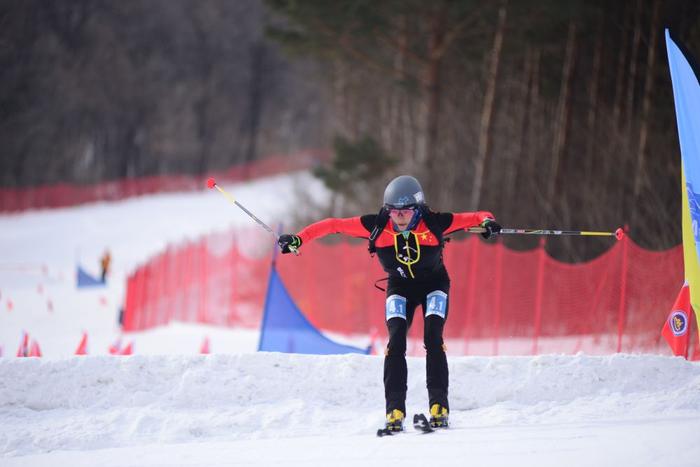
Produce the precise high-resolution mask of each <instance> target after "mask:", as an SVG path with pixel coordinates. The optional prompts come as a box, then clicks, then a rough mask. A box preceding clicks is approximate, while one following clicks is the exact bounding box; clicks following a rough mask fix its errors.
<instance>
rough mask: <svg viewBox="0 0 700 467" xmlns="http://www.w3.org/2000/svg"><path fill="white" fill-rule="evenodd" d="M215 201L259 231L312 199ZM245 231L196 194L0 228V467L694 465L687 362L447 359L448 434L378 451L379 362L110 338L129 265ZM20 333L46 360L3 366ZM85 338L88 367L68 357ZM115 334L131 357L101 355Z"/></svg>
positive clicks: (246, 339) (420, 398)
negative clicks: (100, 266) (170, 248)
mask: <svg viewBox="0 0 700 467" xmlns="http://www.w3.org/2000/svg"><path fill="white" fill-rule="evenodd" d="M225 188H227V189H228V190H230V191H231V192H232V193H234V194H235V196H236V198H237V199H239V200H240V201H241V202H242V203H243V204H244V205H246V206H247V207H249V208H250V209H251V210H252V211H253V212H255V213H256V215H258V216H259V217H260V218H261V219H263V220H264V221H266V222H268V223H270V224H271V225H276V224H277V223H279V222H281V221H285V220H287V219H288V216H289V213H290V212H291V211H292V210H293V206H294V204H295V199H297V198H296V197H297V196H299V193H300V192H306V193H311V196H312V197H314V198H316V199H320V200H322V199H324V197H325V196H327V192H326V191H325V190H324V189H323V187H322V186H321V184H320V183H319V182H318V181H317V180H315V179H313V177H311V176H310V175H309V174H306V173H296V174H292V175H287V176H279V177H272V178H269V179H264V180H258V181H255V182H251V183H247V184H237V185H232V186H230V187H229V186H226V187H225ZM250 223H251V221H250V219H249V218H247V217H246V216H245V215H244V214H242V213H241V212H240V211H237V210H236V209H235V208H233V207H232V206H230V205H228V204H227V203H226V201H225V199H223V198H222V197H221V196H220V195H218V194H216V193H213V192H211V191H202V192H196V193H181V194H167V195H156V196H148V197H141V198H135V199H130V200H125V201H121V202H113V203H99V204H92V205H85V206H79V207H75V208H71V209H58V210H49V211H32V212H26V213H22V214H12V215H0V253H1V254H0V304H1V307H0V345H2V347H3V357H2V358H0V466H3V467H5V466H51V467H56V466H81V465H84V466H95V465H101V466H105V467H107V466H141V465H159V466H162V465H173V466H176V465H186V466H193V465H202V466H205V465H206V466H230V465H248V466H270V465H295V466H300V465H329V464H332V465H334V466H341V467H342V466H360V465H361V466H386V465H402V466H425V465H455V466H458V465H459V466H463V465H473V466H514V465H517V466H518V467H529V466H532V467H543V466H557V467H560V466H563V465H566V466H589V465H590V466H593V465H595V466H620V465H633V466H674V467H682V466H698V465H700V445H699V444H698V443H696V442H695V441H696V437H697V433H699V432H700V365H698V363H694V362H687V361H685V360H683V359H680V358H672V357H667V356H658V355H624V354H617V355H610V356H591V355H583V354H578V355H573V356H564V355H541V356H533V357H508V356H501V357H450V359H449V363H450V371H451V378H450V382H451V386H450V402H451V425H452V426H451V428H450V429H449V430H446V431H440V432H436V433H433V434H427V435H423V434H419V433H418V432H415V431H413V429H412V428H411V427H410V423H409V424H407V428H408V431H407V432H406V433H403V434H399V435H396V436H392V437H388V438H377V437H376V436H375V433H376V430H377V428H379V427H380V426H381V425H382V423H383V414H384V398H383V387H382V365H383V359H382V357H381V356H359V355H344V356H309V355H288V354H276V353H257V352H255V349H256V347H257V340H258V337H259V336H258V333H257V331H255V330H249V329H224V328H215V327H212V326H204V325H185V324H181V323H173V324H172V325H170V326H168V327H164V328H158V329H154V330H150V331H146V332H143V333H136V334H130V335H128V336H124V335H122V334H121V333H120V331H119V328H118V326H117V312H118V309H119V307H120V306H121V301H122V300H123V292H124V290H123V288H124V281H125V278H126V276H127V275H128V273H129V272H130V271H131V270H132V269H133V268H134V267H136V266H137V265H138V264H140V263H142V262H144V261H146V260H147V259H148V257H150V256H151V255H154V254H156V253H158V252H159V251H160V250H161V249H162V248H164V247H165V246H166V245H167V244H169V243H173V242H181V241H183V240H185V239H187V238H196V237H197V236H199V235H202V234H207V233H210V232H212V231H223V230H227V229H229V228H231V227H233V226H249V225H250ZM262 234H264V232H263V233H262ZM105 248H109V249H110V251H111V252H112V255H113V257H114V270H113V272H112V275H111V276H110V279H109V281H108V286H107V287H105V288H98V289H93V290H87V291H86V290H77V289H76V288H75V278H74V274H75V266H76V263H78V262H79V263H81V264H83V265H84V267H85V268H86V269H88V270H91V272H93V273H94V274H97V261H98V259H99V256H100V254H101V253H102V251H103V250H104V249H105ZM49 302H50V303H51V306H49ZM10 304H11V306H10ZM25 330H26V331H27V332H29V333H30V336H31V338H32V339H36V341H37V342H38V343H39V344H40V345H41V350H42V352H43V354H44V357H43V358H40V359H38V358H16V357H14V353H15V352H16V348H17V346H18V344H19V341H20V337H21V333H22V332H23V331H25ZM83 332H86V333H87V335H88V336H89V344H88V346H89V354H90V355H88V356H83V357H78V356H72V354H73V352H74V351H75V348H76V347H77V345H78V342H79V340H80V337H81V335H82V333H83ZM205 337H206V338H208V339H209V341H210V343H211V351H212V354H210V355H197V353H198V351H199V348H200V346H201V344H202V341H203V339H204V338H205ZM119 338H122V339H126V340H129V341H133V342H134V343H135V347H134V349H135V355H133V356H130V357H114V356H109V355H107V347H108V346H109V345H110V344H112V343H113V342H114V341H115V340H116V339H119ZM408 363H409V383H408V391H409V392H408V394H409V397H408V401H407V407H408V412H409V417H410V415H411V414H412V413H415V412H424V411H426V410H427V406H426V405H427V400H426V399H427V395H426V390H425V364H424V360H423V359H422V358H413V357H412V358H409V360H408Z"/></svg>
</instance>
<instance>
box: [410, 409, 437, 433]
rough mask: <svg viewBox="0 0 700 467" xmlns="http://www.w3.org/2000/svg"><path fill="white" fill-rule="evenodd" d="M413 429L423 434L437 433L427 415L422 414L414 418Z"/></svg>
mask: <svg viewBox="0 0 700 467" xmlns="http://www.w3.org/2000/svg"><path fill="white" fill-rule="evenodd" d="M413 428H415V429H416V430H418V431H421V432H423V433H432V432H433V431H435V429H433V427H431V426H430V422H428V419H427V418H426V416H425V414H422V413H417V414H415V415H414V416H413Z"/></svg>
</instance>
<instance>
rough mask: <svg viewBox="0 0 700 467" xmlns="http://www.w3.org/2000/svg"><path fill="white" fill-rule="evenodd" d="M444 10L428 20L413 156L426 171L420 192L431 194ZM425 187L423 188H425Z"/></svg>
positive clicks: (418, 166) (419, 167) (417, 165)
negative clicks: (421, 125)
mask: <svg viewBox="0 0 700 467" xmlns="http://www.w3.org/2000/svg"><path fill="white" fill-rule="evenodd" d="M445 21H446V15H445V10H444V8H443V7H441V8H440V9H439V10H438V11H436V12H435V14H434V15H433V16H432V18H431V20H430V34H429V36H428V57H427V58H428V63H427V65H426V66H425V68H424V70H423V92H424V96H425V97H424V99H425V100H424V107H423V112H424V113H423V117H424V130H423V132H422V141H420V143H419V144H420V146H419V151H418V154H417V160H416V168H417V169H418V170H420V171H423V170H424V171H425V172H426V175H427V176H426V177H425V178H424V180H425V182H424V185H426V186H425V187H424V189H426V190H427V191H428V192H432V191H433V190H432V186H431V185H433V184H436V183H437V181H438V179H439V174H437V172H436V171H437V170H439V167H438V164H436V163H434V158H435V153H436V146H437V142H438V125H439V122H440V97H441V83H440V80H441V76H440V68H441V66H442V59H443V55H442V54H441V53H439V52H438V51H439V50H442V47H443V41H444V39H445ZM426 187H427V188H426Z"/></svg>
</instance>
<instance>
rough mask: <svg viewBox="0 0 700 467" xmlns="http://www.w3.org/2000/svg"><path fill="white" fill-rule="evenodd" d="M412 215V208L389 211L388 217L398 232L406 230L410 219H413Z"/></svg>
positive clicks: (413, 210) (413, 211)
mask: <svg viewBox="0 0 700 467" xmlns="http://www.w3.org/2000/svg"><path fill="white" fill-rule="evenodd" d="M414 213H415V209H414V208H409V209H390V210H389V217H391V220H392V222H393V223H394V224H396V227H398V228H399V230H406V229H407V228H408V224H410V223H411V219H413V214H414Z"/></svg>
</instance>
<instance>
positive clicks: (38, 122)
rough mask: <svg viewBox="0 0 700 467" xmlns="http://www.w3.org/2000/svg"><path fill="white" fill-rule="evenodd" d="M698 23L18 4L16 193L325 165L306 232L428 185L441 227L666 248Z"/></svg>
mask: <svg viewBox="0 0 700 467" xmlns="http://www.w3.org/2000/svg"><path fill="white" fill-rule="evenodd" d="M699 20H700V2H697V1H695V0H624V1H623V0H620V1H614V2H611V1H603V0H587V1H586V0H566V1H564V0H537V1H536V0H529V1H528V0H493V1H476V0H452V1H450V0H435V1H430V2H427V1H420V0H384V1H370V0H342V1H332V2H329V1H324V0H305V1H298V0H264V1H263V0H236V1H227V0H203V1H193V0H149V1H137V0H125V1H116V0H58V1H48V0H0V151H1V154H0V186H3V187H31V186H38V185H43V184H53V183H75V184H86V183H97V182H101V181H107V180H114V179H121V178H135V177H141V176H147V175H157V174H204V173H207V172H208V171H212V170H217V169H222V168H225V167H229V166H231V165H233V164H242V163H246V162H250V161H254V160H258V159H260V158H263V157H266V156H269V155H272V154H290V155H293V154H294V153H296V152H298V151H300V150H304V149H315V150H318V149H320V150H327V151H328V152H329V153H331V154H332V159H331V160H330V162H329V163H328V164H326V165H324V166H320V167H318V168H317V169H316V174H317V176H319V177H320V178H322V179H323V180H324V181H325V182H326V184H327V185H328V186H329V187H330V188H331V189H332V190H333V191H334V193H335V196H333V197H332V201H331V203H330V205H328V206H323V207H322V208H321V209H320V210H313V211H312V210H304V209H301V210H300V212H301V213H303V215H302V216H300V217H298V218H297V223H298V225H297V226H301V224H303V223H304V222H308V221H311V220H315V219H318V218H320V217H321V216H325V215H336V216H346V215H357V214H359V213H367V212H376V211H377V210H378V208H379V200H380V199H381V194H382V192H383V188H384V186H385V184H386V182H387V181H388V180H389V179H391V178H392V177H393V176H395V175H396V174H399V173H410V174H413V175H415V176H417V177H418V178H419V179H420V180H421V182H422V183H423V185H424V189H425V191H426V195H427V198H428V202H429V204H430V205H431V206H432V207H434V208H436V209H440V210H454V211H464V210H472V209H485V210H490V211H492V212H494V213H495V214H496V216H497V218H498V219H499V221H501V222H502V224H503V225H507V226H509V227H526V228H559V229H581V230H614V229H615V228H616V227H618V226H627V228H628V229H629V234H630V236H631V237H632V238H633V239H634V240H635V241H636V242H637V243H639V244H640V245H642V246H643V247H645V248H649V249H655V250H662V249H666V248H669V247H672V246H674V245H677V244H679V243H680V241H681V228H680V223H681V222H680V196H681V195H680V193H681V192H680V154H679V146H678V137H677V130H676V123H675V114H674V107H673V93H672V88H671V80H670V76H669V72H668V65H667V60H666V48H665V42H664V34H663V31H664V28H666V27H668V28H669V29H670V30H671V33H672V35H673V37H674V38H675V39H676V40H677V41H679V42H680V43H681V44H683V45H685V47H686V48H687V49H688V50H689V51H690V53H691V54H693V55H695V56H696V57H698V56H699V55H700V21H699ZM290 157H293V156H290ZM504 241H505V242H506V243H507V244H508V245H509V246H511V247H513V248H518V249H527V248H532V247H533V246H534V245H535V244H536V241H537V240H536V239H532V238H523V237H521V238H515V237H511V238H505V239H504ZM609 246H610V241H609V240H606V239H602V240H595V239H586V241H585V242H582V241H580V239H576V238H556V239H550V240H548V242H547V249H548V251H549V252H550V253H551V254H552V255H554V256H555V257H557V258H559V259H562V260H566V261H582V260H587V259H590V258H593V257H595V256H597V255H598V254H600V253H601V252H603V251H605V250H606V249H607V248H609Z"/></svg>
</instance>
